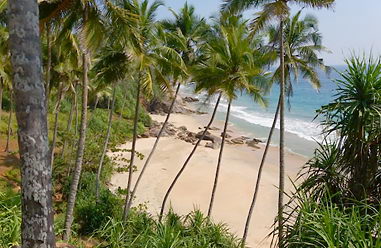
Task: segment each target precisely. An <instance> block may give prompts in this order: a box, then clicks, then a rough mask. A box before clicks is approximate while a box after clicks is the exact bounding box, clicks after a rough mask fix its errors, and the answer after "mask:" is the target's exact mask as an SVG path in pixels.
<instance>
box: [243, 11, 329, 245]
mask: <svg viewBox="0 0 381 248" xmlns="http://www.w3.org/2000/svg"><path fill="white" fill-rule="evenodd" d="M300 15H301V11H299V12H297V13H296V14H295V15H294V16H293V17H290V18H287V19H286V20H285V28H284V36H285V42H284V44H285V46H284V47H285V50H286V54H285V56H284V66H285V82H286V89H285V91H286V94H287V96H288V97H291V96H292V92H293V84H292V80H293V79H294V81H297V80H298V78H299V77H300V76H301V77H303V79H305V80H307V81H308V82H310V84H311V86H312V87H313V88H315V89H318V88H320V85H321V84H320V79H319V77H318V72H317V70H319V69H320V70H322V71H323V72H326V73H329V72H330V67H328V66H325V65H324V63H323V60H321V59H319V57H318V54H319V53H320V52H322V51H328V49H326V48H325V47H324V46H322V38H321V34H320V33H319V29H318V21H317V19H316V18H315V17H314V16H311V15H307V16H305V17H304V18H303V19H300ZM266 31H267V32H266V33H267V34H268V36H269V38H268V40H269V45H268V46H267V47H266V48H265V50H273V51H275V52H276V53H277V54H279V45H278V44H279V43H278V40H279V37H278V35H279V33H280V32H279V31H280V30H279V28H278V27H277V26H274V25H270V26H268V27H267V28H266ZM280 74H281V68H280V67H278V68H277V69H276V70H275V72H274V74H273V76H272V79H271V80H272V81H273V82H279V81H280V77H281V75H280ZM279 109H280V106H279V103H278V107H277V109H276V112H275V117H274V121H273V124H272V127H271V129H270V133H269V136H268V139H267V144H266V147H265V150H264V153H263V157H262V160H261V164H260V166H259V170H258V175H257V181H256V185H255V189H254V194H253V198H252V203H251V206H250V209H249V214H248V217H247V220H246V224H245V231H244V235H243V239H242V240H243V244H244V242H245V240H246V238H247V234H248V230H249V224H250V220H251V215H252V213H253V209H254V206H255V202H256V198H257V194H258V190H259V184H260V181H261V175H262V170H263V166H264V163H265V160H266V156H267V151H268V148H269V145H270V142H271V138H272V134H273V132H274V129H275V124H276V119H277V117H278V115H279Z"/></svg>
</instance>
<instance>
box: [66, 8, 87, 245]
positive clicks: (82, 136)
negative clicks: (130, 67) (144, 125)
mask: <svg viewBox="0 0 381 248" xmlns="http://www.w3.org/2000/svg"><path fill="white" fill-rule="evenodd" d="M83 15H84V17H83V19H84V22H86V21H87V15H88V9H87V6H86V5H85V7H84V11H83ZM83 47H84V48H83V49H84V51H83V55H82V64H83V85H82V116H81V129H80V132H79V140H78V149H77V158H76V162H75V168H74V174H73V179H72V181H71V185H70V193H69V199H68V202H67V209H66V217H65V231H64V234H63V240H65V241H66V240H68V239H69V238H70V235H71V226H72V224H73V220H74V215H73V213H74V206H75V202H76V197H77V191H78V184H79V179H80V176H81V171H82V162H83V155H84V151H85V140H86V127H87V97H88V84H89V80H88V75H87V74H88V63H87V55H88V54H87V53H88V51H87V49H86V48H85V46H83Z"/></svg>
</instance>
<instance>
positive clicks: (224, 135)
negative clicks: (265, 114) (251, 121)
mask: <svg viewBox="0 0 381 248" xmlns="http://www.w3.org/2000/svg"><path fill="white" fill-rule="evenodd" d="M231 104H232V100H231V99H230V100H229V104H228V110H227V111H226V120H225V125H224V131H223V132H222V142H221V147H220V153H219V154H218V162H217V168H216V175H215V176H214V184H213V189H212V195H211V197H210V203H209V209H208V217H209V218H210V216H211V215H212V209H213V203H214V197H215V194H216V190H217V185H218V177H219V175H220V168H221V161H222V154H223V153H224V144H225V137H226V130H227V128H228V124H229V115H230V107H231Z"/></svg>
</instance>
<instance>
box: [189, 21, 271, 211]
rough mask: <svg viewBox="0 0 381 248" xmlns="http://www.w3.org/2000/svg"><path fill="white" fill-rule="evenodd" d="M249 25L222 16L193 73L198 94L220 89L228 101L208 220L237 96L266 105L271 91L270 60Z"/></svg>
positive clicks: (245, 22)
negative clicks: (267, 68) (265, 96)
mask: <svg viewBox="0 0 381 248" xmlns="http://www.w3.org/2000/svg"><path fill="white" fill-rule="evenodd" d="M246 24H247V21H243V20H241V18H240V17H239V16H234V15H231V13H223V15H222V16H221V17H220V20H219V23H218V24H217V25H216V27H215V28H214V30H213V33H214V34H215V36H214V37H213V38H211V39H209V40H208V42H207V45H206V48H205V53H206V54H205V55H206V58H207V60H205V61H204V62H200V63H199V64H197V65H196V66H194V68H193V70H192V75H193V77H192V78H193V80H194V81H195V82H196V83H197V87H196V90H197V91H199V90H201V89H206V90H208V91H209V93H210V90H217V89H218V90H220V91H221V92H223V95H224V96H225V97H226V98H227V100H228V107H227V112H226V120H225V124H224V129H223V133H222V143H221V147H220V152H219V155H218V162H217V168H216V173H215V178H214V184H213V189H212V193H211V198H210V203H209V209H208V217H211V214H212V209H213V204H214V198H215V193H216V190H217V185H218V178H219V172H220V167H221V162H222V155H223V150H224V144H225V137H226V130H227V126H228V123H229V115H230V109H231V105H232V101H233V100H234V99H235V98H236V97H237V94H238V93H241V94H242V93H243V92H246V93H247V94H249V95H251V96H252V97H253V99H254V101H255V102H258V103H260V104H262V105H264V104H265V101H264V99H263V97H262V95H263V94H264V93H265V91H266V88H268V87H264V86H266V85H265V84H264V83H265V82H266V80H264V72H263V70H262V67H263V66H264V65H265V62H269V61H270V60H269V58H270V57H271V56H269V55H267V54H262V53H261V52H260V51H259V50H258V48H259V43H260V40H259V39H252V38H251V37H249V35H248V34H249V30H248V27H247V25H246Z"/></svg>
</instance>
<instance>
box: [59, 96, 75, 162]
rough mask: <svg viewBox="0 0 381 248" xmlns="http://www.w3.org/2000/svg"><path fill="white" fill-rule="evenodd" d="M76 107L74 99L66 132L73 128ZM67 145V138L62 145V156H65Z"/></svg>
mask: <svg viewBox="0 0 381 248" xmlns="http://www.w3.org/2000/svg"><path fill="white" fill-rule="evenodd" d="M74 108H75V104H74V103H73V101H71V106H70V113H69V119H68V121H67V126H66V133H69V132H70V130H71V125H72V122H73V115H74ZM66 147H67V139H65V140H64V143H63V146H62V151H61V157H62V158H63V157H64V156H65V151H66Z"/></svg>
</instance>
